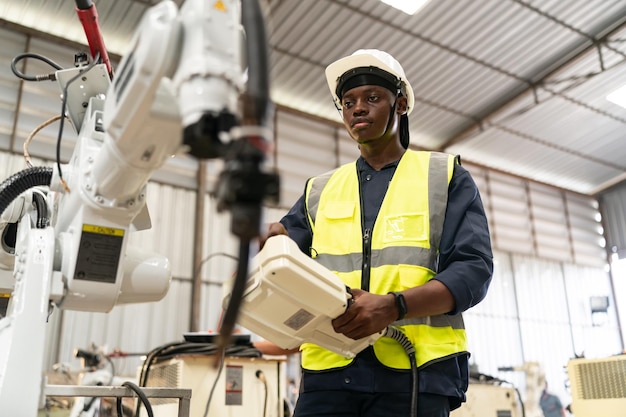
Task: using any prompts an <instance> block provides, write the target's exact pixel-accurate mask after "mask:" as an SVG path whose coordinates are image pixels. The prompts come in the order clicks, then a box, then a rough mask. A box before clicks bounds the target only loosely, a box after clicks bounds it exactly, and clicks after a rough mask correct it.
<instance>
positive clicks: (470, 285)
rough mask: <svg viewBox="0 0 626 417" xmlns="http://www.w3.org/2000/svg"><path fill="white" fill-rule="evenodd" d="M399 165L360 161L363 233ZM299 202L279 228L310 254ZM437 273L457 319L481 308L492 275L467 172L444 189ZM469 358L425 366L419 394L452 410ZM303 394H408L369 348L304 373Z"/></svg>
mask: <svg viewBox="0 0 626 417" xmlns="http://www.w3.org/2000/svg"><path fill="white" fill-rule="evenodd" d="M397 165H398V162H394V163H391V164H388V165H386V166H385V167H383V168H382V169H381V170H380V171H376V170H374V169H373V168H372V167H371V166H369V164H367V162H365V160H364V159H362V158H359V160H358V161H357V168H358V171H359V181H360V184H361V199H362V202H363V205H362V206H363V213H362V215H363V221H364V227H366V228H371V227H373V226H374V223H375V220H376V216H377V214H378V211H379V209H380V206H381V204H382V201H383V198H384V197H385V193H386V191H387V187H388V185H389V181H391V178H392V177H393V174H394V173H395V170H396V167H397ZM307 222H308V220H307V215H306V208H305V204H304V196H302V197H300V199H299V200H298V201H297V202H296V203H295V205H294V206H293V207H292V208H291V210H290V211H289V213H287V214H286V215H285V216H284V217H283V218H282V219H281V223H282V224H283V225H284V226H285V228H286V229H287V232H288V233H289V236H290V237H291V238H292V239H293V240H294V241H295V242H296V243H297V244H298V246H299V247H300V249H301V250H302V251H303V252H305V253H307V254H308V253H309V248H310V246H311V242H312V239H313V237H312V235H311V230H310V228H309V226H308V223H307ZM439 251H440V254H439V267H438V271H437V274H436V275H435V276H434V278H433V279H436V280H439V281H441V282H442V283H443V284H444V285H445V286H446V287H447V288H448V289H449V290H450V292H451V293H452V295H453V297H454V300H455V309H454V311H451V312H450V314H456V313H461V312H463V311H465V310H467V309H468V308H470V307H472V306H474V305H476V304H477V303H478V302H480V301H481V300H482V299H483V298H484V297H485V295H486V293H487V288H488V286H489V283H490V281H491V276H492V272H493V262H492V251H491V241H490V237H489V229H488V224H487V220H486V217H485V212H484V208H483V204H482V201H481V199H480V195H479V193H478V188H477V187H476V184H475V183H474V180H473V179H472V177H471V175H470V174H469V172H468V171H467V170H466V169H465V168H463V167H462V166H460V165H455V168H454V173H453V176H452V180H451V182H450V184H449V187H448V206H447V210H446V214H445V220H444V224H443V233H442V236H441V243H440V248H439ZM468 356H469V355H461V356H458V357H455V358H451V359H446V360H443V361H440V362H436V363H432V364H428V365H427V366H424V367H423V368H422V369H420V373H419V388H420V389H419V390H420V392H429V393H432V394H440V395H446V396H448V397H450V403H451V408H456V407H458V405H460V402H461V401H462V400H463V399H464V397H465V395H464V391H465V390H466V389H467V384H468V372H469V371H468V368H469V363H468ZM302 382H303V386H302V389H303V390H305V391H306V390H317V389H324V390H329V389H330V390H332V389H350V390H355V391H362V392H363V391H364V392H398V391H401V392H407V391H409V390H410V389H411V381H410V373H408V372H406V371H398V370H392V369H389V368H386V367H384V366H382V365H381V364H380V363H379V362H378V360H377V359H376V358H375V357H374V354H373V351H372V349H371V348H368V349H366V350H364V351H363V352H361V353H360V354H359V355H357V357H356V359H355V361H354V362H353V363H352V364H351V365H350V366H348V367H346V368H343V369H339V370H332V371H325V372H318V373H309V372H305V373H304V375H303V380H302Z"/></svg>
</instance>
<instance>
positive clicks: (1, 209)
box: [0, 0, 278, 417]
mask: <svg viewBox="0 0 626 417" xmlns="http://www.w3.org/2000/svg"><path fill="white" fill-rule="evenodd" d="M76 9H77V13H78V15H79V17H80V19H81V21H82V22H83V25H84V26H85V32H86V34H87V37H88V40H89V46H90V50H91V59H90V58H89V57H88V56H87V55H86V54H84V55H80V54H79V55H77V58H76V60H75V66H74V67H72V68H68V69H63V68H61V67H60V66H59V65H58V64H56V63H54V62H53V61H51V60H49V59H47V58H46V57H42V56H40V55H36V54H22V55H20V56H18V57H16V59H14V60H13V62H12V69H13V72H14V73H15V74H16V75H17V76H19V77H21V78H23V79H24V80H26V81H42V80H56V81H57V82H58V84H59V87H60V90H61V91H62V96H61V97H62V105H61V117H60V122H59V126H60V128H59V135H58V140H59V141H60V140H61V139H62V137H63V126H64V122H65V117H67V118H68V120H69V121H70V122H71V124H72V126H73V127H74V129H75V130H76V132H77V134H78V139H77V142H76V145H75V148H74V152H73V155H72V156H71V159H70V161H69V163H67V164H62V163H61V161H60V158H59V156H58V155H57V164H56V166H55V167H53V168H50V167H29V168H27V169H25V170H23V171H20V172H18V173H16V174H14V175H13V176H11V177H10V178H8V179H6V180H5V181H4V182H2V184H0V215H1V218H0V237H1V242H2V245H1V246H0V267H2V268H4V269H5V270H12V271H13V273H12V278H11V279H7V278H6V274H4V276H3V277H2V280H1V281H0V286H1V287H2V288H0V298H1V299H2V300H3V302H2V304H0V307H3V308H2V310H3V311H2V312H3V314H1V315H0V404H1V405H2V406H1V408H2V415H7V416H9V415H11V416H20V417H22V416H23V417H33V416H35V415H36V413H37V408H38V405H40V404H43V399H42V392H43V391H44V390H43V389H42V388H43V386H44V384H45V381H44V380H43V379H42V376H41V375H42V364H43V349H44V340H45V332H46V321H47V317H48V315H49V314H51V313H52V311H53V309H54V308H61V309H70V310H78V311H95V312H108V311H110V310H111V309H112V308H113V307H114V306H115V305H118V304H122V303H136V302H149V301H157V300H160V299H161V298H162V297H163V296H164V295H165V294H166V292H167V290H168V288H169V282H170V275H171V274H170V267H169V263H168V260H167V259H166V258H165V257H163V256H161V255H159V254H153V253H147V252H146V251H144V250H142V249H140V248H134V247H130V246H129V245H128V237H129V234H130V233H132V232H133V231H135V230H142V229H146V228H149V227H150V218H149V213H148V208H147V207H146V205H145V202H146V185H147V181H148V180H149V179H150V177H151V175H152V173H153V172H154V171H156V170H157V169H159V168H160V167H161V166H162V165H163V164H164V163H165V162H166V160H167V159H168V158H170V157H171V156H173V155H175V154H176V153H180V152H185V153H188V154H190V155H192V156H194V157H197V158H221V159H223V160H224V162H225V168H224V170H223V171H222V173H221V174H220V177H219V180H218V185H217V190H216V193H215V196H216V199H217V201H218V206H219V208H220V210H226V209H227V210H230V211H231V215H232V216H231V217H232V227H231V230H232V232H233V233H234V234H235V235H236V236H238V237H239V238H240V242H241V243H240V246H241V250H240V252H241V253H240V265H239V268H238V271H240V272H239V278H240V281H241V278H243V279H244V280H245V276H246V274H247V261H248V256H247V253H248V250H249V243H250V240H251V239H252V238H254V237H255V236H257V235H258V232H259V228H260V224H259V223H260V213H261V203H262V200H264V199H266V198H271V197H276V196H277V192H278V191H277V190H278V177H277V176H276V175H275V174H273V173H269V172H265V171H264V169H263V162H264V159H265V155H266V151H267V149H268V141H269V139H270V137H271V135H270V134H269V133H270V132H268V129H267V128H266V127H265V121H266V118H267V116H268V112H269V88H268V76H267V73H268V70H267V62H266V61H267V57H266V53H267V50H266V49H267V46H266V41H265V32H264V25H263V20H262V13H261V10H260V6H259V4H258V3H257V2H256V1H255V0H242V1H241V2H240V1H239V0H216V1H205V0H187V1H185V3H184V5H183V6H181V8H180V9H178V6H177V5H176V4H175V3H174V2H173V1H162V2H160V3H158V4H157V5H156V6H153V7H152V8H150V9H149V10H148V12H147V13H146V14H145V15H144V17H143V19H142V22H141V24H140V25H139V27H138V29H137V31H136V33H135V36H134V38H133V40H132V41H131V43H130V50H129V52H128V53H127V54H125V56H124V58H123V59H122V61H121V62H120V64H119V66H118V68H117V69H116V71H115V75H114V71H113V69H112V67H111V64H110V62H109V59H108V55H107V53H106V49H105V48H104V43H103V41H102V37H101V36H100V35H99V29H98V27H97V14H96V13H95V6H94V5H93V4H91V1H89V0H76ZM243 31H245V32H246V36H243ZM242 39H245V42H242ZM243 45H246V48H245V50H244V48H242V47H243ZM244 52H245V53H244ZM243 55H246V59H245V62H246V65H247V71H245V70H244V68H243V64H242V63H243V62H244V59H243ZM25 58H38V59H41V60H42V61H44V62H46V63H48V64H50V65H51V66H52V67H54V69H55V71H54V72H53V73H51V74H46V75H43V76H28V75H25V74H22V73H21V72H20V70H19V69H18V68H17V65H16V64H17V63H18V62H19V61H20V60H22V59H25ZM246 77H247V78H246ZM246 80H247V82H246ZM242 96H244V100H243V103H244V105H243V106H242V107H241V108H240V107H239V100H240V98H241V97H242ZM59 143H60V142H59ZM7 287H8V288H7ZM9 294H10V295H9ZM7 295H9V296H7ZM238 298H239V296H238V295H236V294H234V295H233V305H232V306H228V308H227V313H226V316H225V319H224V325H223V329H224V340H223V343H227V342H228V336H229V333H228V331H229V330H230V329H231V328H232V327H233V326H234V322H235V319H236V315H237V308H238V305H237V304H238V303H237V299H238ZM7 299H8V301H7ZM25 399H26V400H25Z"/></svg>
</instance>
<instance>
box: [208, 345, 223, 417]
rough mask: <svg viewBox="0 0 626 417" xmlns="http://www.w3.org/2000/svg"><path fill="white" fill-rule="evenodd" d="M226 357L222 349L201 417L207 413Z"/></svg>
mask: <svg viewBox="0 0 626 417" xmlns="http://www.w3.org/2000/svg"><path fill="white" fill-rule="evenodd" d="M225 357H226V351H225V350H222V354H221V355H220V366H219V368H218V369H217V375H216V376H215V381H213V386H212V387H211V391H210V392H209V398H207V401H206V405H205V407H204V414H203V417H207V416H208V415H209V407H210V406H211V400H212V399H213V393H214V392H215V388H216V387H217V381H219V379H220V376H221V375H222V370H223V369H224V363H225V362H226V361H225Z"/></svg>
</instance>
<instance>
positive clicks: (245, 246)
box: [218, 238, 250, 352]
mask: <svg viewBox="0 0 626 417" xmlns="http://www.w3.org/2000/svg"><path fill="white" fill-rule="evenodd" d="M249 256H250V240H247V239H244V238H241V239H239V263H238V265H237V272H236V274H235V280H234V282H233V288H232V290H231V294H230V299H229V300H228V306H227V307H226V312H225V313H224V318H223V320H222V324H221V326H220V333H219V337H218V349H219V351H220V352H221V351H222V350H224V349H226V347H227V346H228V345H229V343H230V339H231V337H232V334H233V329H234V328H235V325H236V323H237V317H238V316H239V307H240V305H241V301H242V299H243V293H244V290H245V289H246V282H247V279H248V260H249V259H248V258H249Z"/></svg>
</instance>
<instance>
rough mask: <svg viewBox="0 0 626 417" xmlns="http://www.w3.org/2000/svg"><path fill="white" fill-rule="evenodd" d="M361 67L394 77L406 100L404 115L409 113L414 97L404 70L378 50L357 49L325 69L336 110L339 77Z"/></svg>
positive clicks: (392, 58)
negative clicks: (383, 72)
mask: <svg viewBox="0 0 626 417" xmlns="http://www.w3.org/2000/svg"><path fill="white" fill-rule="evenodd" d="M362 67H365V68H367V67H375V68H379V69H381V70H383V71H385V72H387V73H389V74H391V75H393V76H394V77H396V78H397V79H398V80H399V81H400V91H402V94H403V95H404V96H405V97H406V98H407V113H406V114H407V115H408V114H410V113H411V111H412V110H413V106H414V104H415V96H414V95H413V88H411V84H409V81H408V80H407V79H406V75H405V74H404V69H402V66H401V65H400V63H399V62H398V61H397V60H396V59H395V58H394V57H392V56H391V55H389V54H388V53H387V52H383V51H379V50H378V49H359V50H358V51H356V52H354V53H353V54H352V55H350V56H347V57H345V58H341V59H339V60H337V61H335V62H333V63H332V64H330V65H329V66H328V67H326V82H328V88H330V93H331V94H332V96H333V100H334V101H335V104H336V105H337V108H341V99H340V98H339V97H338V95H337V86H338V84H339V80H340V78H341V76H342V75H343V74H345V73H346V72H347V71H350V70H352V69H355V68H362Z"/></svg>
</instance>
